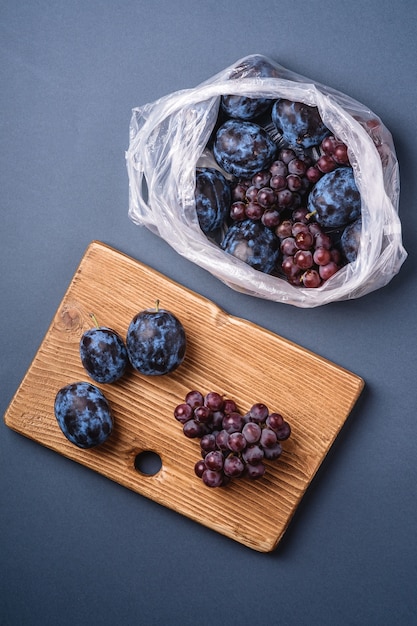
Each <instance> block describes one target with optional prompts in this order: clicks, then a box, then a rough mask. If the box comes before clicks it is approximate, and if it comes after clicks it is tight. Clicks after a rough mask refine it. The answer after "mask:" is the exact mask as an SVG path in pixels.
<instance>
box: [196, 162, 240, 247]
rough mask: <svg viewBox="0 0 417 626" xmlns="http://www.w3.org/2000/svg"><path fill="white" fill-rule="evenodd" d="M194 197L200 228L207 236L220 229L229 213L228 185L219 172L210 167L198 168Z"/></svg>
mask: <svg viewBox="0 0 417 626" xmlns="http://www.w3.org/2000/svg"><path fill="white" fill-rule="evenodd" d="M194 195H195V207H196V211H197V217H198V222H199V224H200V228H201V230H202V231H203V232H204V233H206V235H209V234H211V233H213V232H214V231H216V230H217V229H218V228H220V226H221V225H222V224H223V222H224V221H225V219H226V217H227V215H228V213H229V210H230V202H231V192H230V187H229V184H228V182H227V180H226V179H225V177H224V176H223V174H222V173H221V172H220V171H219V170H216V169H214V168H212V167H203V168H198V169H197V172H196V184H195V193H194Z"/></svg>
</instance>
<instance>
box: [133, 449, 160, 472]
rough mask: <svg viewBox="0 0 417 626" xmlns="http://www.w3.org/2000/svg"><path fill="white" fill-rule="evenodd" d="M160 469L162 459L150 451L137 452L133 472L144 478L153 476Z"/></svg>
mask: <svg viewBox="0 0 417 626" xmlns="http://www.w3.org/2000/svg"><path fill="white" fill-rule="evenodd" d="M161 467H162V459H161V457H160V456H159V454H157V453H156V452H153V451H152V450H144V451H143V452H139V454H137V455H136V457H135V470H137V471H138V472H140V473H141V474H145V475H146V476H155V474H157V473H158V472H159V471H160V469H161Z"/></svg>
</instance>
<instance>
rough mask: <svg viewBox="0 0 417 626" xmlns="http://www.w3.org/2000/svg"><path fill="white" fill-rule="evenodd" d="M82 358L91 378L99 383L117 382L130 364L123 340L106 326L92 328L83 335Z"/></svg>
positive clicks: (81, 341)
mask: <svg viewBox="0 0 417 626" xmlns="http://www.w3.org/2000/svg"><path fill="white" fill-rule="evenodd" d="M80 358H81V362H82V364H83V366H84V368H85V369H86V371H87V372H88V374H89V376H91V378H92V379H93V380H95V381H96V382H98V383H113V382H115V381H116V380H118V379H119V378H121V377H122V376H123V374H124V372H125V370H126V367H127V365H128V363H129V359H128V356H127V350H126V346H125V344H124V341H123V339H122V338H121V337H120V335H118V333H116V331H114V330H112V329H111V328H107V327H106V326H100V327H97V328H90V329H89V330H87V331H86V332H85V333H84V334H83V335H82V337H81V340H80Z"/></svg>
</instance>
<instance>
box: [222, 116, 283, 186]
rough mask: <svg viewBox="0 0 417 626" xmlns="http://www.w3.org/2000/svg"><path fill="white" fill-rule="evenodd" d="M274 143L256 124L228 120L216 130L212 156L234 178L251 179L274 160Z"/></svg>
mask: <svg viewBox="0 0 417 626" xmlns="http://www.w3.org/2000/svg"><path fill="white" fill-rule="evenodd" d="M276 149H277V147H276V145H275V143H274V142H273V141H272V139H271V137H270V136H269V135H268V133H267V132H266V131H265V130H264V129H263V128H262V127H261V126H259V125H258V124H254V123H253V122H245V121H241V120H233V119H232V120H227V122H225V123H224V124H222V126H220V128H219V129H218V130H217V133H216V136H215V139H214V144H213V155H214V158H215V159H216V162H217V164H218V165H219V166H220V167H221V168H222V169H223V170H224V171H225V172H227V173H228V174H231V175H232V176H236V177H237V178H251V177H252V176H253V175H254V174H256V173H257V172H259V171H260V170H265V169H268V168H269V166H270V164H271V163H272V161H273V160H274V157H275V153H276Z"/></svg>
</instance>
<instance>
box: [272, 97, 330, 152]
mask: <svg viewBox="0 0 417 626" xmlns="http://www.w3.org/2000/svg"><path fill="white" fill-rule="evenodd" d="M271 116H272V121H273V123H274V125H275V127H276V128H277V130H278V131H279V132H280V133H281V134H282V136H283V138H284V140H285V141H286V142H287V143H288V144H289V145H290V146H302V147H303V148H311V147H312V146H317V145H318V144H320V143H321V141H323V139H324V138H325V137H326V136H327V135H330V130H329V129H328V128H327V127H326V126H325V125H324V123H323V121H322V119H321V117H320V114H319V111H318V109H317V107H314V106H308V105H307V104H304V103H303V102H293V101H292V100H285V99H284V98H281V99H280V100H277V101H276V102H275V104H274V106H273V107H272V113H271Z"/></svg>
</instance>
